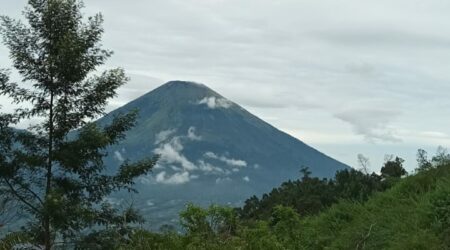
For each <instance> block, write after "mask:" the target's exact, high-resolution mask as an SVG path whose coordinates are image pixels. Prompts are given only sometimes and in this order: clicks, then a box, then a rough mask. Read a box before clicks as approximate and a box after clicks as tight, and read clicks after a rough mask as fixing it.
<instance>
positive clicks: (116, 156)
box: [114, 150, 125, 162]
mask: <svg viewBox="0 0 450 250" xmlns="http://www.w3.org/2000/svg"><path fill="white" fill-rule="evenodd" d="M114 158H115V159H116V160H118V161H120V162H123V161H124V160H125V159H124V158H123V156H122V154H121V153H120V152H119V151H117V150H116V151H114Z"/></svg>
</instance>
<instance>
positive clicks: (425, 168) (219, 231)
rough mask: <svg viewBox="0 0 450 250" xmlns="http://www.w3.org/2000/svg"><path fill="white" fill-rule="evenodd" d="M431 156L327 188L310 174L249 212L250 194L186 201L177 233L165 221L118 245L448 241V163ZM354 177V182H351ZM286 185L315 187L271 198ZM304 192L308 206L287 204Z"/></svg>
mask: <svg viewBox="0 0 450 250" xmlns="http://www.w3.org/2000/svg"><path fill="white" fill-rule="evenodd" d="M434 160H435V163H434V166H431V163H430V162H428V161H427V162H425V163H426V164H424V165H421V166H420V168H419V169H418V173H417V174H414V175H411V176H408V177H404V178H401V179H400V178H395V177H382V178H379V179H378V180H379V182H378V184H380V185H381V186H382V187H380V186H379V185H378V184H375V185H373V184H369V183H371V182H370V181H368V182H361V181H360V177H356V178H355V179H356V180H358V181H355V183H352V182H351V181H350V182H346V183H340V181H339V180H338V179H339V178H341V177H339V176H340V175H344V173H345V172H341V173H338V174H337V176H336V177H337V179H336V180H329V181H327V182H326V183H327V184H326V185H330V186H334V187H333V188H324V186H320V185H325V182H323V183H322V184H317V183H320V180H318V179H316V178H313V179H311V178H306V177H303V178H302V179H301V180H299V181H294V182H287V183H285V184H283V186H282V187H280V188H278V189H274V191H272V192H271V193H270V194H268V195H265V196H264V197H265V198H263V199H261V200H259V201H258V202H256V203H257V204H261V205H262V204H269V203H270V204H271V205H267V206H266V207H265V208H262V207H258V208H257V209H256V211H258V213H254V214H253V215H251V213H245V212H244V213H243V211H245V207H248V208H249V206H250V205H249V204H250V203H249V201H253V200H255V198H252V199H250V200H249V201H248V202H247V205H246V206H245V207H244V209H238V210H233V209H231V208H225V207H218V206H211V207H209V208H207V209H202V208H200V207H195V206H193V205H189V206H187V208H186V210H185V211H184V212H183V213H182V214H181V217H180V220H181V223H182V225H183V227H184V230H185V233H182V234H178V233H175V232H174V231H170V230H167V228H166V230H167V231H165V232H163V233H150V232H145V231H136V232H135V233H134V234H133V235H132V237H131V241H130V242H128V243H126V244H124V245H123V247H122V249H127V248H128V249H129V248H134V249H450V164H449V161H448V155H447V156H446V159H444V158H442V157H435V158H434ZM393 162H395V160H394V161H393ZM391 163H392V161H391ZM387 165H389V164H387ZM348 173H353V175H354V176H358V175H361V176H364V178H368V180H369V179H370V177H369V175H364V174H356V171H349V172H347V173H346V174H345V175H347V174H348ZM347 176H348V175H347ZM372 176H374V175H372ZM349 179H352V178H349ZM307 182H313V183H314V184H312V185H311V186H309V184H305V183H307ZM375 182H376V181H375ZM387 182H390V184H387ZM356 183H358V184H357V185H360V186H358V187H355V186H353V184H356ZM345 184H348V185H346V187H348V188H350V187H352V186H353V187H354V190H355V191H356V190H360V192H356V193H353V194H352V192H349V193H347V194H349V196H346V195H344V194H346V192H342V191H338V190H342V188H343V187H342V185H345ZM289 185H292V186H297V187H301V188H300V189H302V188H304V187H307V186H309V187H317V189H315V193H314V194H313V195H309V194H311V193H309V191H310V190H308V191H306V190H305V192H307V193H308V194H306V193H304V194H301V191H300V193H299V194H297V195H292V196H290V199H291V200H290V201H288V200H289V199H285V200H283V199H281V200H279V201H275V200H277V199H278V198H279V197H280V194H282V193H283V192H284V191H283V190H291V191H294V190H298V191H299V190H300V189H298V188H297V187H296V188H289V187H288V186H289ZM383 185H385V186H384V187H383ZM369 186H372V187H370V188H368V187H369ZM389 186H391V187H389ZM366 188H368V189H371V188H375V190H373V192H374V193H373V194H372V195H371V194H369V193H366V192H365V191H363V190H365V189H366ZM380 188H381V189H384V191H380ZM318 189H321V190H324V191H323V192H320V191H317V190H318ZM344 189H345V188H344ZM330 190H331V191H330ZM333 190H334V191H336V192H338V193H340V196H339V200H333V199H332V201H330V200H327V197H328V192H333ZM347 190H348V191H350V190H352V189H351V188H350V189H347ZM322 195H324V196H325V197H322V198H324V199H323V200H322V201H323V202H322V203H321V201H320V200H321V199H320V197H321V196H322ZM366 195H367V196H366ZM311 197H317V199H315V200H314V199H313V198H311ZM366 197H367V198H366ZM305 198H306V200H309V201H311V199H312V200H314V202H312V203H303V204H316V206H314V208H311V206H309V205H304V206H305V207H307V208H306V209H305V210H302V208H301V207H299V206H296V205H294V204H302V201H304V199H305ZM269 201H273V202H269ZM332 203H334V204H333V205H331V204H332ZM262 206H264V205H262ZM256 211H255V212H256ZM269 211H270V215H268V213H269ZM302 211H303V212H302ZM259 212H261V213H259ZM239 214H240V216H239Z"/></svg>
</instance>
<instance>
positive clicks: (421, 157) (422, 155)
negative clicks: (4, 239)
mask: <svg viewBox="0 0 450 250" xmlns="http://www.w3.org/2000/svg"><path fill="white" fill-rule="evenodd" d="M417 166H418V168H417V169H416V170H417V171H423V170H428V169H430V168H432V167H433V165H432V164H431V162H430V161H429V160H428V156H427V151H425V150H423V149H419V150H417Z"/></svg>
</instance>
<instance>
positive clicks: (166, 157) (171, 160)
mask: <svg viewBox="0 0 450 250" xmlns="http://www.w3.org/2000/svg"><path fill="white" fill-rule="evenodd" d="M182 150H183V145H181V142H180V138H179V137H175V138H173V139H172V140H171V141H170V142H168V143H165V144H162V145H160V146H159V147H158V148H156V149H155V150H154V151H153V152H154V153H155V154H158V155H160V157H161V158H160V161H161V163H168V164H176V163H178V164H180V165H181V166H182V167H183V168H184V169H185V170H195V169H197V167H196V166H195V165H194V164H193V163H192V162H191V161H189V160H188V159H187V158H186V157H185V156H184V155H183V154H182V153H181V151H182Z"/></svg>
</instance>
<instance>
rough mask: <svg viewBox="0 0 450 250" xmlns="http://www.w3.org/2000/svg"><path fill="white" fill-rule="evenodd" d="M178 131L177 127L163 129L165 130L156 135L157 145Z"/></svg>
mask: <svg viewBox="0 0 450 250" xmlns="http://www.w3.org/2000/svg"><path fill="white" fill-rule="evenodd" d="M176 131H177V130H176V129H167V130H163V131H161V132H159V133H158V134H156V136H155V145H158V144H159V143H161V142H163V141H165V140H167V139H168V138H169V136H171V135H172V134H174V133H175V132H176Z"/></svg>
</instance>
